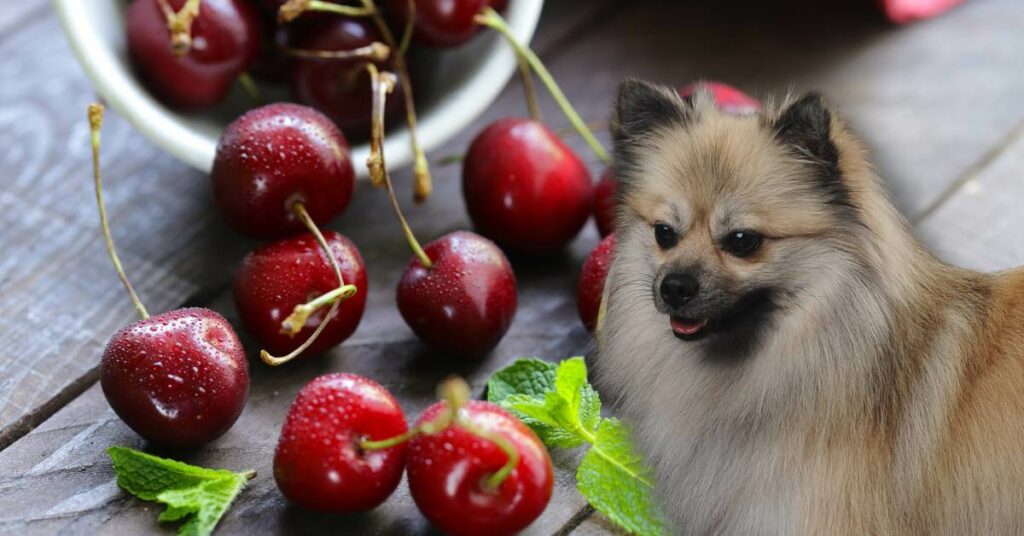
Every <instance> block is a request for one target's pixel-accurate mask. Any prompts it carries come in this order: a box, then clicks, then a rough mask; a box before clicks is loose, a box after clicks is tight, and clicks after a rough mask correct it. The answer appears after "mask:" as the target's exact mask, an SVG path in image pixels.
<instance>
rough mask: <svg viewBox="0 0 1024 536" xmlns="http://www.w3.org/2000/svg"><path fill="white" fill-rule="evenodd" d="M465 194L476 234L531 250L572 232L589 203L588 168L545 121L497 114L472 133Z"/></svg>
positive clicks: (539, 251) (562, 240) (557, 243)
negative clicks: (501, 116)
mask: <svg viewBox="0 0 1024 536" xmlns="http://www.w3.org/2000/svg"><path fill="white" fill-rule="evenodd" d="M462 193H463V196H464V197H465V200H466V208H467V209H468V211H469V216H470V219H472V220H473V224H474V225H475V226H476V228H477V230H479V231H480V233H481V234H483V235H484V236H487V237H489V238H491V239H493V240H494V241H495V242H497V243H498V244H500V245H501V246H502V247H506V248H508V249H512V250H515V251H519V252H523V253H528V254H533V255H544V254H550V253H553V252H555V251H558V250H559V249H561V248H563V247H564V246H565V245H566V244H568V243H569V242H570V241H571V240H572V239H573V238H575V236H576V235H577V234H578V233H579V232H580V229H581V228H582V227H583V224H584V223H586V221H587V218H588V217H589V216H590V211H591V206H592V202H593V187H592V185H591V179H590V172H589V171H588V170H587V167H586V166H585V165H584V164H583V162H582V161H581V160H580V159H579V157H577V156H576V154H575V153H573V152H572V149H570V148H569V147H568V146H567V145H565V143H563V142H562V140H561V139H560V138H559V137H558V136H557V135H555V133H554V132H552V131H551V129H549V128H548V127H546V126H545V125H544V124H543V123H540V122H538V121H533V120H530V119H518V118H506V119H499V120H498V121H495V122H494V123H492V124H491V125H490V126H488V127H487V128H486V129H484V131H483V132H481V133H480V134H479V135H478V136H477V137H476V139H474V140H473V143H472V145H470V148H469V152H468V153H467V154H466V160H465V164H464V167H463V172H462Z"/></svg>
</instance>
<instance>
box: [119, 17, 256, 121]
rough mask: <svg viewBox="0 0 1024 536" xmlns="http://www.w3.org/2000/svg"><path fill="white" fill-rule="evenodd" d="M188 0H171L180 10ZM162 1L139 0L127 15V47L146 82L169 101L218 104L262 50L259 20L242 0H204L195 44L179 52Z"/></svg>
mask: <svg viewBox="0 0 1024 536" xmlns="http://www.w3.org/2000/svg"><path fill="white" fill-rule="evenodd" d="M185 2H186V0H167V4H168V5H169V6H171V8H172V9H174V10H176V11H177V10H180V9H181V8H182V6H184V5H185ZM167 25H168V22H167V17H166V15H165V14H164V12H163V10H162V9H161V7H160V2H159V0H135V1H134V2H132V4H131V5H130V6H128V11H127V13H126V14H125V28H126V32H127V39H128V52H129V55H130V56H131V59H132V63H133V64H134V65H135V68H136V69H137V70H138V71H139V74H140V76H141V78H142V81H143V82H144V83H145V84H146V86H147V87H148V88H149V89H150V91H152V92H153V93H154V94H155V95H156V96H157V98H159V99H160V100H161V101H163V102H164V103H166V104H167V105H169V106H174V107H177V108H185V109H196V108H205V107H208V106H212V105H214V104H217V103H218V102H220V101H221V100H223V98H224V97H225V96H226V95H227V93H228V91H229V90H230V89H231V85H232V84H233V83H234V81H235V79H236V78H238V75H240V74H242V73H243V72H244V71H245V70H246V69H247V68H248V67H249V64H250V63H252V61H253V60H254V59H255V58H256V56H257V55H258V54H259V49H260V35H259V34H260V32H259V19H258V18H257V17H256V14H255V12H254V11H253V9H252V7H251V6H250V5H249V3H248V2H246V1H244V0H203V1H202V2H201V3H200V7H199V15H198V16H196V18H195V20H193V21H192V26H191V32H190V34H191V46H190V47H189V48H188V51H187V53H185V54H184V55H183V56H181V57H179V56H178V55H177V54H176V53H175V51H174V48H173V46H172V39H171V33H170V31H169V30H168V27H167Z"/></svg>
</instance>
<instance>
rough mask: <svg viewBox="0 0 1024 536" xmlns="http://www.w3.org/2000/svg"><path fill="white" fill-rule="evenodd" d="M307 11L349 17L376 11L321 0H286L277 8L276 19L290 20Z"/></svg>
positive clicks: (365, 15) (370, 13) (363, 15)
mask: <svg viewBox="0 0 1024 536" xmlns="http://www.w3.org/2000/svg"><path fill="white" fill-rule="evenodd" d="M307 11H320V12H325V13H334V14H336V15H346V16H349V17H368V16H370V15H373V14H374V12H376V8H368V7H353V6H343V5H339V4H335V3H333V2H325V1H323V0H288V1H287V2H285V3H284V4H282V5H281V8H280V9H278V11H277V20H278V22H291V21H293V20H295V19H297V18H299V16H300V15H302V14H303V13H305V12H307Z"/></svg>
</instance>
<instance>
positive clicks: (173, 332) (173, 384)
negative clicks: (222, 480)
mask: <svg viewBox="0 0 1024 536" xmlns="http://www.w3.org/2000/svg"><path fill="white" fill-rule="evenodd" d="M100 386H101V387H102V388H103V394H104V395H105V396H106V397H107V401H108V402H109V403H110V407H111V408H113V409H114V412H115V413H117V416H118V417H121V420H123V421H124V422H125V424H127V425H128V427H129V428H131V429H132V430H135V432H136V433H138V434H139V435H141V436H142V437H144V438H146V439H148V440H149V441H152V442H153V443H156V444H158V445H161V446H165V447H174V448H191V447H198V446H200V445H203V444H206V443H209V442H210V441H213V440H214V439H216V438H218V437H220V436H221V435H222V434H224V432H226V431H227V430H228V428H231V425H232V424H234V422H235V420H236V419H238V416H239V415H240V414H241V413H242V407H243V406H244V405H245V398H246V395H247V394H248V392H249V362H248V361H246V359H245V352H244V351H243V350H242V343H241V342H240V341H239V340H238V335H236V334H235V330H234V329H232V328H231V324H229V323H228V321H227V320H225V319H224V317H223V316H221V315H219V314H217V313H215V312H214V311H211V310H209V309H200V308H188V309H176V310H174V311H169V312H166V313H161V314H158V315H155V316H151V317H149V318H147V319H145V320H140V321H138V322H134V323H132V324H129V325H127V326H125V327H123V328H121V330H120V331H118V332H117V334H115V335H114V336H113V337H112V338H111V339H110V342H109V343H107V349H106V350H105V351H104V352H103V360H102V361H101V362H100Z"/></svg>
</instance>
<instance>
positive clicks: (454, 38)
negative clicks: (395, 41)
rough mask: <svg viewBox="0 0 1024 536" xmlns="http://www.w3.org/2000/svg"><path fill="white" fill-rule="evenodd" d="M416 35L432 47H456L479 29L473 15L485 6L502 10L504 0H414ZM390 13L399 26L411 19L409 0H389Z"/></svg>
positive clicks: (419, 41)
mask: <svg viewBox="0 0 1024 536" xmlns="http://www.w3.org/2000/svg"><path fill="white" fill-rule="evenodd" d="M414 4H415V6H414V9H415V12H414V13H413V25H414V26H413V28H414V30H413V39H415V40H416V42H417V43H419V44H421V45H427V46H431V47H455V46H459V45H461V44H463V43H465V42H466V41H469V40H470V39H471V38H472V37H473V36H474V35H476V33H477V32H478V31H479V30H480V26H479V25H478V24H477V22H476V20H475V19H474V17H476V15H477V14H479V13H480V11H481V10H482V9H483V8H484V7H485V6H490V7H491V8H493V9H495V10H498V11H501V10H502V9H504V7H505V4H506V1H505V0H414ZM385 7H386V8H387V13H388V15H389V16H390V17H391V19H392V20H393V21H394V24H395V27H396V28H404V27H405V25H406V24H407V23H408V20H409V0H386V2H385Z"/></svg>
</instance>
